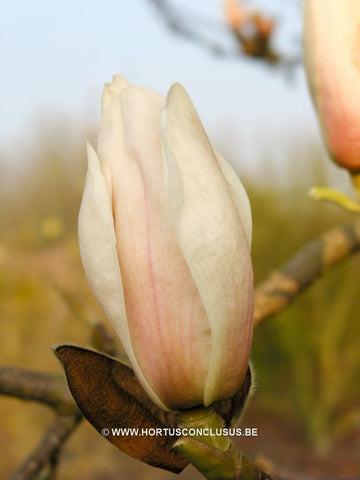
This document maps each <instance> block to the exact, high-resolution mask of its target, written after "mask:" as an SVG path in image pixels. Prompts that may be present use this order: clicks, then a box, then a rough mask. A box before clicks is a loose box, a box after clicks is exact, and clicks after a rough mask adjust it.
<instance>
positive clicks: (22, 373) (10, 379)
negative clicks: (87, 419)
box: [0, 366, 76, 413]
mask: <svg viewBox="0 0 360 480" xmlns="http://www.w3.org/2000/svg"><path fill="white" fill-rule="evenodd" d="M0 394H2V395H9V396H12V397H18V398H21V399H22V400H28V401H36V402H41V403H45V404H46V405H49V406H50V407H52V408H54V409H55V410H57V411H58V412H62V413H65V412H73V411H74V410H76V406H75V403H74V400H73V399H72V396H71V394H70V392H69V390H68V388H67V386H66V384H65V382H64V377H63V375H54V374H51V373H45V372H37V371H34V370H28V369H26V368H18V367H7V366H6V367H0Z"/></svg>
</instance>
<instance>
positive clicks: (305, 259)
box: [254, 220, 360, 325]
mask: <svg viewBox="0 0 360 480" xmlns="http://www.w3.org/2000/svg"><path fill="white" fill-rule="evenodd" d="M359 249H360V220H357V221H355V222H354V223H350V224H346V225H343V226H340V227H337V228H334V229H332V230H330V231H329V232H327V233H325V234H324V235H322V236H321V237H319V238H317V239H316V240H313V241H312V242H310V243H309V244H307V245H306V246H305V247H304V248H303V249H301V250H300V251H299V252H298V253H297V254H296V255H295V256H294V257H293V258H291V259H290V260H289V261H288V262H286V263H285V264H284V265H283V266H282V267H280V268H279V269H278V270H276V271H275V272H273V273H272V274H271V275H270V277H269V278H268V279H267V280H265V281H264V282H263V283H262V284H261V285H259V286H258V287H257V288H256V290H255V314H254V322H255V325H257V324H258V323H260V322H262V321H263V320H265V319H267V318H269V317H271V316H273V315H275V314H276V313H279V312H281V311H282V310H284V308H285V307H287V305H289V303H291V302H292V301H293V300H294V299H295V298H296V297H297V296H298V295H299V293H300V292H302V291H303V290H304V289H306V288H307V287H308V286H310V285H311V284H312V283H313V282H314V281H315V280H316V279H317V278H318V277H319V276H320V275H322V274H323V273H324V272H325V271H326V270H327V269H328V268H330V267H332V266H333V265H336V264H337V263H339V262H340V261H342V260H345V259H346V258H348V257H349V256H350V255H352V254H353V253H355V252H357V251H358V250H359Z"/></svg>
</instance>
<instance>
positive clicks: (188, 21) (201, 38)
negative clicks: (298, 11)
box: [149, 0, 301, 72]
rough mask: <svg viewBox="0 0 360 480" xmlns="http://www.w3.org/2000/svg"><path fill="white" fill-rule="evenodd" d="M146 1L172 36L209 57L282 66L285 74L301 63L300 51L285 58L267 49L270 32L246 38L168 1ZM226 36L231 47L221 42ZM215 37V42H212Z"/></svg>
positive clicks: (258, 15) (269, 41)
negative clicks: (208, 53)
mask: <svg viewBox="0 0 360 480" xmlns="http://www.w3.org/2000/svg"><path fill="white" fill-rule="evenodd" d="M283 1H285V0H283ZM149 2H150V3H151V4H152V5H153V6H154V7H155V8H156V10H157V12H158V13H159V15H160V16H161V18H162V20H163V22H164V24H165V25H166V26H167V27H168V28H169V30H171V31H172V32H173V33H174V34H175V35H178V36H181V37H183V38H185V39H187V40H190V41H192V42H193V43H196V44H198V45H200V46H202V47H203V48H205V49H206V50H208V51H209V52H210V53H211V54H213V55H216V56H218V57H222V58H241V59H250V60H253V61H260V62H262V63H264V64H268V65H272V66H278V67H282V68H284V69H285V70H286V72H291V71H292V69H293V68H294V67H296V66H297V65H299V64H301V53H300V52H297V53H295V54H293V55H291V56H290V57H289V56H285V55H283V54H281V53H280V52H276V51H275V50H274V49H273V47H272V46H271V38H272V33H273V32H268V34H267V35H264V34H263V32H261V30H260V29H259V31H257V32H256V33H255V35H253V36H251V37H248V35H247V34H245V35H243V32H242V30H241V29H239V30H238V29H232V28H231V27H230V26H229V25H226V24H222V23H221V22H215V21H211V20H209V19H206V18H205V17H201V18H199V16H196V15H194V13H193V12H188V14H186V13H184V9H183V8H181V9H177V8H176V7H175V5H174V2H170V1H169V0H149ZM291 3H293V2H291V1H289V4H291ZM295 5H296V3H295ZM255 16H256V17H257V18H258V19H261V20H265V16H264V17H262V15H261V14H260V12H258V13H256V14H255ZM205 31H206V32H207V33H205ZM229 33H230V34H232V36H233V38H234V39H235V41H234V46H233V47H232V46H228V45H227V43H228V42H226V41H225V40H226V36H229ZM220 35H222V36H223V37H224V40H223V41H220ZM215 38H217V40H214V39H215ZM299 50H300V49H299Z"/></svg>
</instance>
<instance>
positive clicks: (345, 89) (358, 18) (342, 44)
mask: <svg viewBox="0 0 360 480" xmlns="http://www.w3.org/2000/svg"><path fill="white" fill-rule="evenodd" d="M359 28H360V2H359V1H358V0H305V17H304V57H305V67H306V73H307V77H308V81H309V84H310V90H311V93H312V96H313V100H314V103H315V107H316V109H317V112H318V115H319V119H320V123H321V128H322V132H323V135H324V138H325V141H326V144H327V147H328V150H329V153H330V155H331V156H332V158H333V159H334V160H335V161H336V162H337V163H338V164H339V165H341V166H342V167H345V168H347V169H348V170H351V171H353V172H357V171H360V57H359V46H360V43H359V39H360V37H359Z"/></svg>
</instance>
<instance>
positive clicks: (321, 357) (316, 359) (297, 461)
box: [0, 126, 360, 480]
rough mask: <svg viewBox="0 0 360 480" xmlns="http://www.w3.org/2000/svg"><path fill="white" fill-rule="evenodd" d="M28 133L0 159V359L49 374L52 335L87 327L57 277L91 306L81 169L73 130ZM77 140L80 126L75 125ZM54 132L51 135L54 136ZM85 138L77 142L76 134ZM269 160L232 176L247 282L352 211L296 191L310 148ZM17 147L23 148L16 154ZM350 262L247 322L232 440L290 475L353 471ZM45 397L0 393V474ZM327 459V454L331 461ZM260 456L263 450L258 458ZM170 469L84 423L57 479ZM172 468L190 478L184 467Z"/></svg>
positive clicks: (318, 174)
mask: <svg viewBox="0 0 360 480" xmlns="http://www.w3.org/2000/svg"><path fill="white" fill-rule="evenodd" d="M45 133H46V134H45V135H44V138H46V140H45V141H44V140H37V139H35V140H34V143H33V145H32V146H31V147H30V148H28V149H27V150H26V161H25V162H24V165H22V166H21V168H20V167H19V166H17V167H16V168H15V167H14V166H13V167H11V166H10V165H8V164H7V163H6V162H5V159H0V169H1V171H2V176H1V192H0V201H1V205H2V208H1V210H0V234H1V237H0V268H1V275H0V309H1V323H0V362H1V363H2V364H8V365H17V366H25V367H29V368H35V369H40V370H46V371H56V372H59V371H60V368H59V365H58V362H57V360H56V359H55V358H54V355H53V353H52V351H51V348H50V346H51V345H56V344H59V343H62V342H71V343H79V344H82V345H87V344H88V329H87V326H86V325H85V324H83V323H82V322H81V321H80V320H79V319H77V318H76V317H75V315H74V314H73V313H72V312H71V310H70V309H69V307H68V305H67V304H66V303H65V301H64V299H63V298H62V297H61V295H60V294H59V292H58V288H57V287H60V288H61V289H64V290H66V291H70V292H72V293H73V294H74V295H75V296H76V298H77V300H78V301H79V302H80V303H81V305H82V307H83V308H84V310H85V311H86V312H87V314H88V315H90V316H101V315H102V314H101V312H100V310H99V308H98V307H97V305H96V302H95V300H94V298H93V296H92V294H91V292H90V290H89V288H88V286H87V284H86V281H85V278H84V274H83V271H82V267H81V264H80V259H79V251H78V246H77V238H76V222H77V212H78V209H79V204H80V199H81V194H82V188H83V181H84V176H85V169H86V167H85V156H84V148H83V145H84V141H85V137H87V138H89V137H90V138H91V137H92V134H91V130H89V131H84V139H82V138H80V139H79V140H77V141H74V140H73V135H72V133H71V131H69V130H67V129H66V128H65V127H63V126H62V127H57V128H56V129H54V131H52V130H51V128H50V127H49V129H48V130H47V131H46V132H45ZM80 137H81V136H80ZM60 138H61V141H60ZM83 140H84V141H83ZM287 148H288V150H287V152H286V156H287V157H288V159H289V161H288V162H287V163H286V165H284V166H283V167H282V168H281V171H280V174H279V170H277V169H275V167H274V163H273V162H272V161H271V159H267V158H266V155H265V154H264V160H263V165H264V167H263V170H262V172H261V174H260V173H259V179H258V180H255V179H254V178H251V179H250V178H249V179H248V180H246V179H245V180H244V183H245V185H246V187H247V190H248V193H249V196H250V199H251V203H252V209H253V218H254V243H253V259H254V267H255V278H256V282H257V283H259V282H260V281H261V280H263V279H264V278H265V276H266V275H267V274H268V273H269V272H270V271H271V270H272V269H274V268H275V267H276V266H277V265H279V264H280V263H282V262H283V261H285V260H286V259H287V258H288V257H289V256H290V255H292V254H293V253H295V252H296V250H297V249H299V248H301V246H302V245H303V244H304V242H306V241H308V240H310V239H312V238H314V237H315V236H316V235H318V234H320V233H322V232H323V231H324V230H325V229H327V228H330V227H331V226H334V225H336V224H338V223H339V222H343V221H349V220H351V219H352V218H353V217H352V216H351V215H348V214H344V213H342V212H340V211H339V210H338V209H336V208H335V207H332V206H328V205H324V204H320V203H316V202H314V201H313V200H311V199H310V198H308V196H307V191H308V190H309V188H310V187H311V186H313V185H315V184H324V183H326V181H327V176H328V173H327V171H325V169H324V167H323V166H322V165H324V164H325V163H324V159H323V158H322V154H321V152H319V149H318V148H317V147H313V148H309V151H308V152H306V158H303V157H304V153H303V150H302V149H301V148H300V149H299V145H297V144H296V143H295V142H294V144H291V142H290V143H289V145H288V147H287ZM24 155H25V152H24ZM359 268H360V259H359V258H356V257H354V258H353V259H351V260H349V261H348V262H346V264H344V265H341V266H339V267H337V268H335V269H334V270H332V271H331V272H330V273H329V274H328V275H327V276H326V278H323V279H322V280H321V281H319V282H318V283H317V284H316V285H315V286H313V287H312V288H311V289H310V290H309V291H308V292H307V293H305V294H303V295H302V297H301V298H299V299H298V300H297V301H296V302H295V303H294V304H293V305H292V306H291V307H290V308H288V309H287V310H286V311H285V312H283V313H282V314H280V315H279V316H278V317H277V318H275V319H271V320H269V321H268V322H267V323H265V324H264V325H261V326H260V327H258V329H257V331H256V333H255V340H254V350H253V364H254V366H255V371H256V377H257V380H256V384H257V388H256V393H255V396H254V400H253V402H252V405H251V407H250V408H249V409H248V411H247V413H246V415H245V417H244V419H243V424H244V425H245V426H257V427H258V429H259V437H258V438H257V439H251V440H249V441H247V442H246V443H245V444H244V449H245V451H246V452H248V453H249V454H251V456H252V457H253V458H254V457H259V458H260V460H261V459H262V461H265V462H270V463H271V462H272V461H275V462H279V463H280V464H281V465H282V466H284V467H285V468H289V469H291V468H295V469H297V468H299V469H300V471H302V472H312V473H319V472H321V471H322V473H325V470H324V469H326V468H328V469H329V472H331V474H332V475H333V476H334V475H336V474H337V473H339V474H344V475H345V474H346V475H351V474H355V473H356V469H358V470H360V462H359V460H357V456H356V451H358V448H359V446H360V409H359V406H358V405H359V398H360V385H359V382H358V381H357V380H358V378H359V374H360V322H359V312H360V298H359V295H358V281H359V280H358V272H359ZM52 416H53V414H52V412H51V411H49V410H48V409H46V408H45V407H42V406H39V405H35V404H28V403H24V402H20V401H18V400H14V399H12V398H4V397H0V460H1V461H0V478H4V479H5V478H8V477H9V475H10V474H11V472H13V471H14V469H15V468H16V466H17V465H18V464H19V463H20V462H21V461H22V460H23V459H24V457H25V456H26V454H27V453H28V452H30V451H31V449H32V448H33V446H35V444H36V442H37V441H38V440H39V439H40V438H41V435H42V433H43V430H44V428H45V427H46V425H48V424H49V422H51V419H52ZM329 458H331V459H332V460H331V462H330V461H329ZM264 459H265V460H264ZM119 477H121V478H122V479H124V480H125V479H127V478H129V479H130V478H139V479H141V478H144V479H145V478H146V479H151V478H157V479H165V478H175V477H172V475H171V474H168V473H166V472H162V471H158V470H156V469H152V468H151V467H146V466H143V465H142V464H141V463H140V462H137V461H135V460H132V459H129V458H128V457H126V456H124V455H123V454H121V453H120V452H118V451H117V450H115V449H114V448H113V447H112V446H110V445H109V444H108V443H107V442H106V441H105V440H103V439H102V438H100V436H99V435H98V434H97V433H96V432H95V431H94V430H93V429H92V427H90V426H89V425H87V424H85V423H84V424H83V425H82V426H81V427H80V428H79V429H78V431H77V432H76V433H75V434H74V435H73V437H72V438H71V440H70V441H69V442H68V443H67V446H66V449H65V452H64V456H63V461H62V463H61V466H60V471H59V479H62V480H64V479H73V478H77V479H78V480H85V479H86V480H105V479H108V480H110V479H115V478H119ZM179 478H183V479H186V478H201V477H200V475H198V474H197V473H196V472H195V471H194V470H193V469H191V468H188V469H186V471H185V472H184V473H183V474H181V476H180V477H179Z"/></svg>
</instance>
